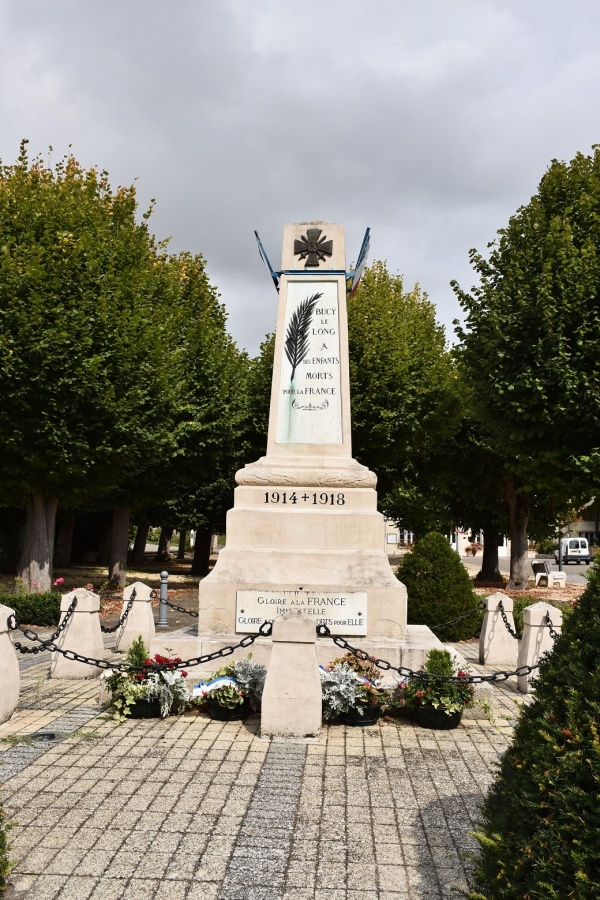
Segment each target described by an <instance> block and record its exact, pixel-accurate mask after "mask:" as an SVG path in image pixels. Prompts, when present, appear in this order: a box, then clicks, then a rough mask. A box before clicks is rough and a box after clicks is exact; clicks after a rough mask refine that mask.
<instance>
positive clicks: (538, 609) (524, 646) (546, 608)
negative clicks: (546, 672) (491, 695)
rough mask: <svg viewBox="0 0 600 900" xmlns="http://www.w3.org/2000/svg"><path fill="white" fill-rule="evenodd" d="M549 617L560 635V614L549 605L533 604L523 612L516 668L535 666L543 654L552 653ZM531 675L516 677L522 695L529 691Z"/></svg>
mask: <svg viewBox="0 0 600 900" xmlns="http://www.w3.org/2000/svg"><path fill="white" fill-rule="evenodd" d="M547 613H548V614H549V615H550V619H551V621H552V627H553V628H554V630H555V631H557V632H558V633H559V634H560V631H561V629H562V613H561V612H560V610H558V609H556V607H555V606H551V605H550V604H549V603H543V602H542V601H540V602H539V603H534V604H533V606H527V607H526V608H525V609H524V610H523V638H522V640H521V646H520V647H519V657H518V660H517V666H535V665H536V664H537V663H538V662H539V661H540V657H541V656H543V655H544V653H547V652H548V653H552V650H553V647H554V640H553V638H552V635H551V634H550V628H549V627H548V625H547V624H546V614H547ZM532 678H535V673H532V674H531V675H518V676H517V686H518V688H519V690H520V691H521V693H522V694H528V693H529V691H530V690H531V686H530V685H531V679H532Z"/></svg>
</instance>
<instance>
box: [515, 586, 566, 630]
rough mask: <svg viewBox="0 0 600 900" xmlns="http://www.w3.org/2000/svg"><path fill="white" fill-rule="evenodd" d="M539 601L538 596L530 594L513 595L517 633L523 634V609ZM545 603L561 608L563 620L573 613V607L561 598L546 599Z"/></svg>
mask: <svg viewBox="0 0 600 900" xmlns="http://www.w3.org/2000/svg"><path fill="white" fill-rule="evenodd" d="M537 602H538V600H537V598H536V597H532V596H531V595H530V594H516V595H515V596H514V597H513V619H514V620H515V631H516V632H517V634H523V610H524V609H525V607H526V606H533V604H534V603H537ZM544 603H549V604H550V606H555V607H556V609H559V610H560V611H561V613H562V616H563V622H564V620H565V618H566V617H567V616H568V615H569V614H570V613H571V607H570V606H568V605H567V604H565V603H561V602H560V600H553V599H550V600H544Z"/></svg>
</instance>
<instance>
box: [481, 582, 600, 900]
mask: <svg viewBox="0 0 600 900" xmlns="http://www.w3.org/2000/svg"><path fill="white" fill-rule="evenodd" d="M599 731H600V571H598V570H597V569H594V570H592V572H591V574H590V578H589V585H588V587H587V588H586V590H585V593H584V594H583V595H582V597H581V598H580V600H579V603H578V604H577V605H576V606H575V607H574V608H573V610H572V612H571V613H570V614H569V616H568V617H567V619H566V621H565V623H564V628H563V632H562V635H561V637H559V638H558V640H557V641H556V644H555V646H554V652H553V653H552V654H551V655H549V656H546V657H544V658H543V660H542V662H541V664H540V668H539V671H538V679H537V684H536V692H535V697H534V700H533V702H532V703H531V705H530V706H526V707H524V708H523V709H522V710H521V713H520V716H519V720H518V723H517V726H516V729H515V733H514V737H513V741H512V744H511V746H510V747H509V749H508V750H507V751H506V753H505V755H504V757H503V759H502V762H501V764H500V769H499V773H498V776H497V778H496V781H495V782H494V784H493V786H492V788H491V790H490V793H489V794H488V797H487V799H486V801H485V803H484V805H483V807H482V821H481V822H480V825H479V829H480V830H479V833H478V834H477V838H478V841H479V844H480V852H479V856H478V858H477V862H476V869H475V873H474V885H473V891H472V892H471V893H470V895H469V896H470V898H471V900H482V898H483V900H515V898H517V897H528V898H530V900H565V898H570V900H597V898H598V897H600V862H599V861H600V819H599V817H598V809H599V808H600V739H599Z"/></svg>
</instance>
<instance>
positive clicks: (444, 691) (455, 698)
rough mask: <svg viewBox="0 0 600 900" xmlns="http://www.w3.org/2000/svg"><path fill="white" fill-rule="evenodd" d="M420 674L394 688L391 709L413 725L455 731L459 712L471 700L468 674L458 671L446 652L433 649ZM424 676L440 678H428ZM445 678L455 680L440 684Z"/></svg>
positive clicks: (459, 718)
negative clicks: (402, 713)
mask: <svg viewBox="0 0 600 900" xmlns="http://www.w3.org/2000/svg"><path fill="white" fill-rule="evenodd" d="M422 672H423V675H420V674H418V673H417V674H415V675H412V676H410V677H409V678H407V679H406V680H405V681H401V682H400V683H399V684H397V685H396V687H395V688H394V690H393V692H392V697H391V701H390V704H391V706H392V707H393V708H395V709H401V710H404V711H407V712H408V713H409V714H412V716H413V718H414V720H415V722H416V724H417V725H421V726H422V727H423V728H437V729H450V728H457V727H458V725H459V724H460V720H461V718H462V714H463V710H464V709H466V708H467V707H469V706H472V705H473V701H474V697H475V688H474V687H473V684H472V683H471V682H470V681H469V680H468V677H469V673H468V672H467V671H465V670H464V669H459V668H458V666H457V664H456V661H455V660H454V658H453V657H452V655H451V654H450V652H449V651H448V650H442V649H437V648H434V649H432V650H430V651H429V653H428V654H427V656H426V658H425V665H424V666H423V669H422ZM428 675H429V676H436V675H437V676H442V677H441V678H435V677H432V678H428V677H426V676H428ZM423 676H425V677H423ZM448 677H450V678H454V679H456V680H455V681H444V680H443V678H448Z"/></svg>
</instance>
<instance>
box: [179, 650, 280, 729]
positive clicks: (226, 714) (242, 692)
mask: <svg viewBox="0 0 600 900" xmlns="http://www.w3.org/2000/svg"><path fill="white" fill-rule="evenodd" d="M266 674H267V670H266V668H265V667H264V666H263V665H261V664H260V663H255V662H252V654H248V656H247V658H246V659H241V660H239V662H235V663H229V664H228V665H226V666H223V667H222V668H220V669H219V670H218V671H217V672H214V673H213V674H212V675H211V676H210V678H209V679H208V681H201V682H200V683H199V684H197V685H196V686H195V687H194V689H193V691H192V694H193V696H194V697H196V698H197V703H198V705H199V706H200V707H201V708H204V709H206V711H207V712H208V714H209V715H210V717H211V718H212V719H219V720H221V721H231V720H236V719H244V718H246V716H247V715H249V714H250V713H251V712H256V710H257V709H259V707H260V701H261V697H262V692H263V688H264V686H265V677H266Z"/></svg>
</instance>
